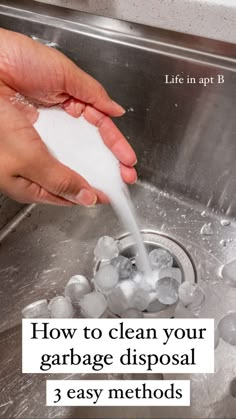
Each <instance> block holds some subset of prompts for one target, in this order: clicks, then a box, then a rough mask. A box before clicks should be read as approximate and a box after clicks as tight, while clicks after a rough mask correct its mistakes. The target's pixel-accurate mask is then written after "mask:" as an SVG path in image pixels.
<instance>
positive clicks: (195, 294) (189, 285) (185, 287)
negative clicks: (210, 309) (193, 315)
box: [179, 281, 205, 311]
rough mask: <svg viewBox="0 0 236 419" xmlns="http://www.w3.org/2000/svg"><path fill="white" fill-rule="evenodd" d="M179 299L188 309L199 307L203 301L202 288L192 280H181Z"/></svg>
mask: <svg viewBox="0 0 236 419" xmlns="http://www.w3.org/2000/svg"><path fill="white" fill-rule="evenodd" d="M179 299H180V301H181V302H182V304H183V305H184V306H185V307H187V308H188V309H189V310H190V311H192V310H193V311H194V309H197V308H200V307H201V306H202V305H203V303H204V301H205V294H204V292H203V291H202V289H201V288H200V287H199V286H198V285H197V284H195V283H193V282H187V281H185V282H183V283H182V284H181V285H180V287H179Z"/></svg>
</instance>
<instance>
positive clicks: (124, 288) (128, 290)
mask: <svg viewBox="0 0 236 419" xmlns="http://www.w3.org/2000/svg"><path fill="white" fill-rule="evenodd" d="M136 290H137V285H136V284H135V283H134V282H133V281H132V280H129V279H124V280H123V281H121V282H119V284H118V286H117V287H116V288H115V289H114V290H112V292H111V293H110V294H109V295H108V296H107V304H108V307H109V309H110V310H111V311H112V312H113V313H115V314H117V315H118V316H121V314H122V313H123V312H124V311H125V310H127V309H128V308H131V307H132V306H131V305H130V301H131V298H132V296H133V295H134V293H135V291H136Z"/></svg>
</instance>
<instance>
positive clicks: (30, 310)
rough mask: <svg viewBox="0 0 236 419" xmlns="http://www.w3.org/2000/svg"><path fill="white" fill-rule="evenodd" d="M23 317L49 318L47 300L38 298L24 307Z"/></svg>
mask: <svg viewBox="0 0 236 419" xmlns="http://www.w3.org/2000/svg"><path fill="white" fill-rule="evenodd" d="M21 313H22V317H24V318H25V319H48V318H49V317H50V313H49V310H48V302H47V300H38V301H35V302H34V303H31V304H29V305H27V306H26V307H24V308H23V310H22V312H21Z"/></svg>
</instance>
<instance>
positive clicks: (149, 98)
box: [0, 1, 236, 419]
mask: <svg viewBox="0 0 236 419" xmlns="http://www.w3.org/2000/svg"><path fill="white" fill-rule="evenodd" d="M1 3H2V4H1V5H0V24H1V25H2V26H4V27H7V28H10V29H14V30H18V31H20V32H24V33H26V34H28V35H30V36H35V37H37V38H39V40H40V41H41V42H44V43H47V42H50V41H52V42H54V43H55V44H56V45H57V46H58V48H60V49H61V50H63V51H64V52H65V53H66V54H67V55H68V56H70V57H71V58H72V59H73V60H74V61H75V62H76V63H78V64H79V65H80V66H81V67H82V68H84V69H85V70H86V71H88V72H90V73H91V74H93V75H94V76H95V77H96V78H97V79H99V80H100V81H101V82H102V83H103V84H104V85H105V86H106V87H107V88H108V90H109V91H110V93H111V94H112V97H113V98H114V99H116V100H118V101H120V103H122V104H123V105H124V106H125V107H126V109H128V110H129V111H128V112H127V113H126V115H125V116H124V117H123V118H122V119H121V120H117V124H118V125H119V127H120V128H121V129H122V131H123V132H124V134H125V135H126V136H127V137H128V138H129V140H130V142H131V143H132V144H133V146H134V147H135V149H136V151H137V154H138V160H139V164H138V171H139V175H140V182H139V183H138V184H137V185H136V186H133V187H132V188H131V193H132V198H133V201H134V205H135V207H136V210H137V215H138V219H139V223H140V226H141V228H143V229H151V230H155V231H157V232H159V233H162V234H165V235H168V236H169V237H171V238H173V239H175V240H177V241H178V242H179V243H180V244H181V245H182V246H183V248H185V249H186V250H187V251H188V252H189V253H190V255H191V257H192V259H193V262H194V265H195V267H196V270H197V280H198V281H199V282H201V283H202V285H203V287H204V288H205V289H207V288H208V286H210V290H211V294H212V295H213V296H215V298H216V300H215V301H216V303H215V305H214V306H213V308H212V310H211V312H210V313H209V312H208V313H205V315H206V316H207V315H208V316H214V317H216V319H218V318H219V317H221V316H222V314H224V313H225V312H226V311H230V310H235V305H236V289H230V288H227V287H224V286H223V284H222V282H221V280H220V278H219V276H218V271H219V267H220V266H221V265H222V264H223V263H225V262H227V261H228V260H231V259H233V258H235V256H236V224H235V216H236V201H235V189H236V188H235V186H236V166H235V157H236V142H235V133H236V119H235V108H236V106H235V105H236V94H235V93H236V72H235V69H236V66H235V57H236V48H235V46H234V45H228V44H218V43H212V44H211V42H210V41H205V40H203V39H196V38H191V37H187V36H186V37H185V36H180V37H179V35H177V34H172V33H170V32H167V33H166V32H165V31H158V30H157V31H155V30H150V29H149V28H143V27H140V26H138V25H132V26H131V27H130V25H129V24H128V23H126V22H122V23H119V22H117V21H113V20H110V19H103V18H96V17H95V16H89V15H83V14H80V13H76V12H75V13H74V12H71V11H70V13H69V12H68V11H64V10H63V9H56V10H55V11H54V9H53V8H52V7H49V6H43V5H39V4H38V5H36V3H35V4H34V3H33V2H28V1H22V2H21V1H18V2H16V1H13V2H12V1H8V2H6V1H2V2H1ZM10 5H13V6H16V5H17V7H18V8H19V10H16V9H14V8H13V9H12V8H11V7H10ZM21 7H22V8H23V9H24V10H26V11H24V10H23V9H21ZM20 9H21V10H20ZM31 9H34V11H33V12H31V11H30V10H31ZM22 10H23V11H22ZM54 15H55V16H56V19H53V17H52V16H54ZM39 21H40V23H39ZM191 47H192V50H190V48H191ZM198 48H199V51H198ZM204 51H205V53H204ZM210 52H212V54H211V55H210ZM181 71H183V72H184V74H189V73H190V74H191V75H192V76H196V77H197V76H199V75H203V76H209V75H213V74H214V75H216V74H218V73H219V72H220V73H221V74H224V76H225V80H226V81H225V84H224V85H221V86H217V88H216V87H213V86H210V87H209V88H204V87H202V86H199V85H198V86H186V85H182V86H166V85H164V82H163V75H164V74H166V73H181ZM203 210H204V211H205V212H204V213H203ZM213 210H214V212H213ZM225 217H227V218H229V219H230V221H231V225H230V226H228V227H223V226H222V225H221V223H220V220H221V219H222V218H225ZM17 220H18V221H17ZM207 222H211V223H212V229H213V235H212V236H208V237H204V236H202V235H200V229H201V227H202V226H203V224H205V223H207ZM124 232H125V231H124V229H123V227H122V226H121V225H120V223H119V222H118V221H117V219H116V217H115V215H114V214H113V212H112V210H111V208H110V207H109V206H106V207H99V206H98V207H96V208H93V209H89V210H87V209H83V208H77V207H74V208H71V209H63V208H56V207H46V206H44V207H43V206H36V207H33V208H32V209H31V211H28V212H22V213H21V215H20V216H19V217H18V219H16V220H14V222H13V224H12V228H11V226H8V228H7V229H5V230H2V231H1V233H0V238H2V240H0V242H1V244H0V281H1V287H0V302H1V304H0V310H1V315H0V331H1V335H0V383H1V390H2V391H1V396H0V397H1V398H0V417H2V418H12V417H16V418H37V417H40V418H50V417H52V418H54V417H61V418H63V417H66V418H75V417H76V418H77V417H78V418H104V419H105V418H111V417H114V418H121V417H122V418H143V417H145V418H157V417H161V418H165V417H166V418H174V417H176V418H178V417H181V418H184V417H186V418H189V417H199V418H200V417H203V416H204V413H203V410H201V409H202V404H201V403H198V404H196V405H194V406H192V407H191V408H168V409H167V408H158V409H155V408H141V409H140V408H139V409H136V408H134V409H132V408H130V409H128V408H120V407H117V408H113V409H112V412H111V410H110V409H108V408H95V409H94V408H89V409H84V408H79V407H78V408H76V409H73V408H47V407H45V380H46V378H47V376H45V375H38V376H37V375H22V374H21V331H20V325H21V309H22V308H23V307H24V306H25V305H26V304H28V303H31V302H33V301H34V300H38V299H40V298H48V299H50V298H51V297H53V296H54V295H56V294H60V293H62V292H63V289H64V286H65V284H66V282H67V280H68V279H69V278H70V276H72V275H73V274H76V273H82V274H85V275H86V276H88V278H91V277H92V275H93V268H94V263H93V248H94V245H95V243H96V241H97V239H98V238H99V237H100V236H102V235H104V234H109V235H112V236H115V237H117V236H119V235H121V234H122V233H124ZM222 240H225V242H224V244H225V245H224V246H223V245H222V244H221V241H222ZM235 359H236V354H235ZM231 375H232V376H236V365H235V364H234V363H232V365H231V368H230V374H229V375H228V376H227V377H228V379H229V380H230V378H231ZM49 377H50V378H52V379H53V378H55V376H53V375H50V376H49ZM63 377H64V376H63ZM63 377H62V376H61V375H60V376H56V378H58V379H60V378H63ZM67 378H68V379H70V378H71V376H69V377H67ZM222 391H223V389H222ZM225 400H226V402H225V403H224V410H222V408H221V405H219V404H217V405H214V406H210V407H209V410H208V412H209V415H210V416H208V417H214V418H216V417H217V418H218V417H219V418H220V417H227V418H234V417H235V411H236V406H235V402H234V401H232V400H230V401H229V400H228V399H227V398H226V399H225ZM225 406H226V407H225ZM222 412H223V413H222Z"/></svg>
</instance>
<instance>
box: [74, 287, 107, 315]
mask: <svg viewBox="0 0 236 419" xmlns="http://www.w3.org/2000/svg"><path fill="white" fill-rule="evenodd" d="M106 308H107V301H106V298H105V297H104V295H102V294H100V293H98V292H96V291H93V292H90V293H89V294H86V295H84V296H83V297H82V298H81V300H80V310H81V314H82V315H83V317H88V318H93V319H96V318H99V317H101V316H102V315H103V313H104V312H105V310H106Z"/></svg>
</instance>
